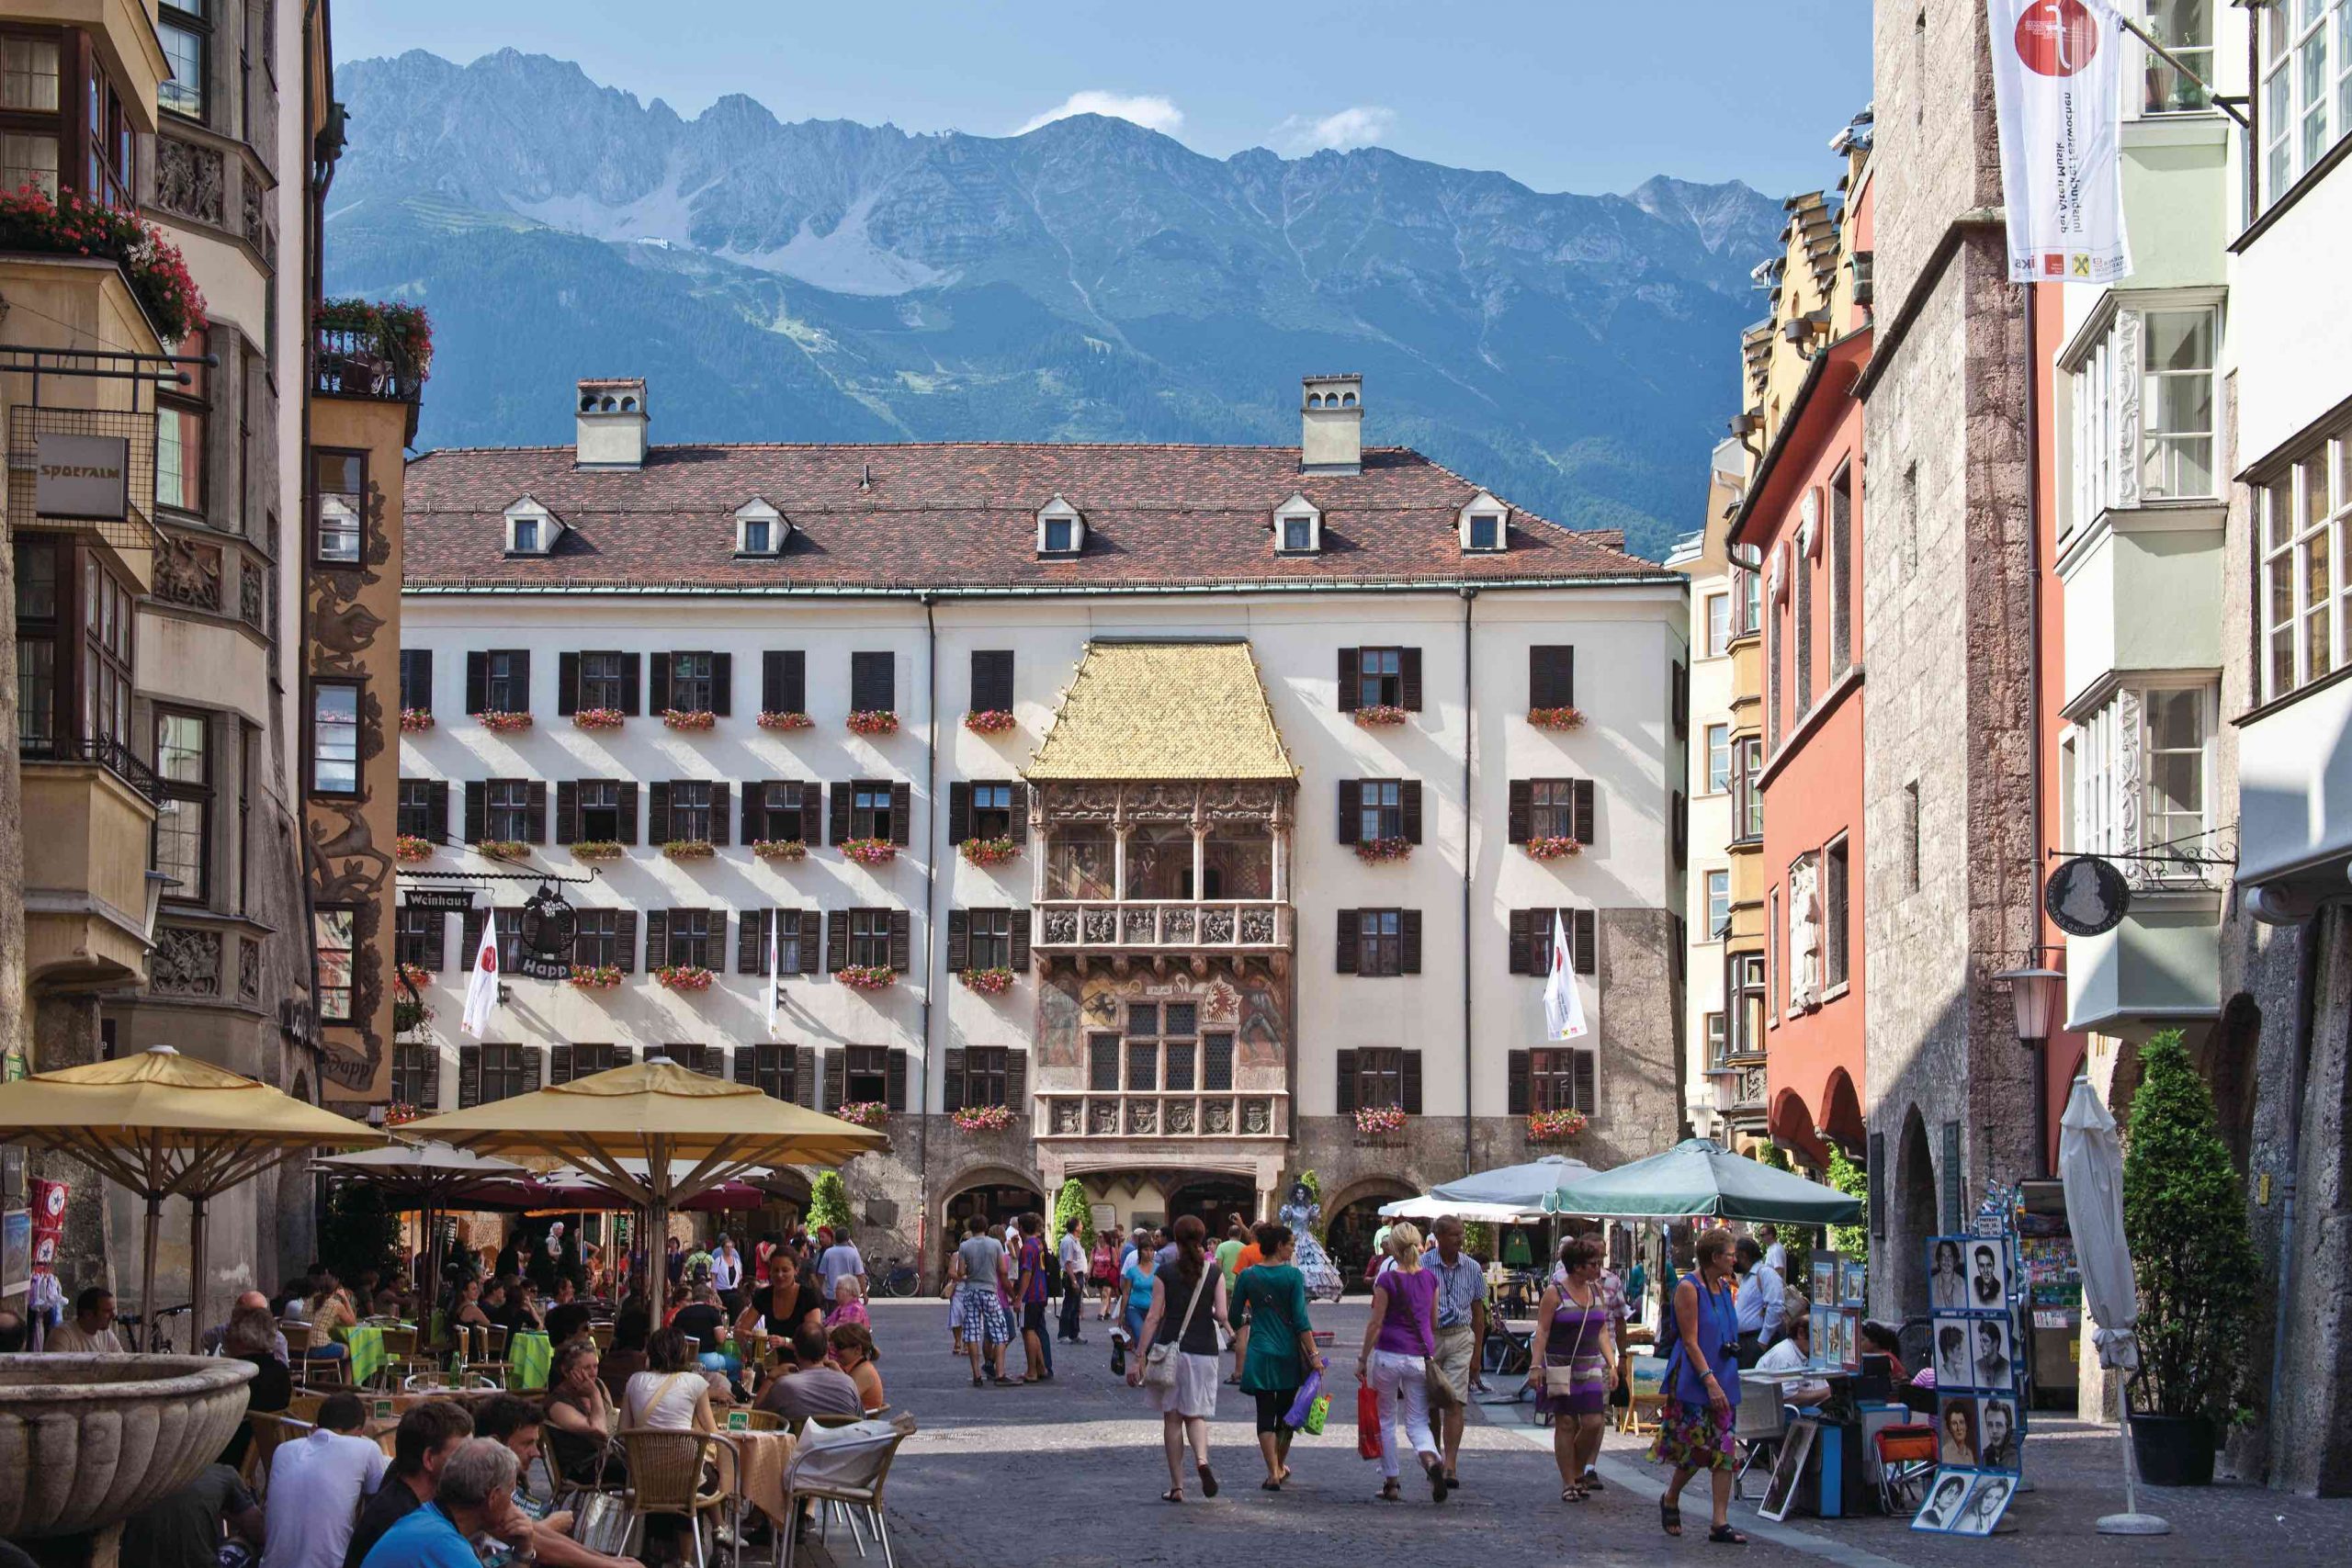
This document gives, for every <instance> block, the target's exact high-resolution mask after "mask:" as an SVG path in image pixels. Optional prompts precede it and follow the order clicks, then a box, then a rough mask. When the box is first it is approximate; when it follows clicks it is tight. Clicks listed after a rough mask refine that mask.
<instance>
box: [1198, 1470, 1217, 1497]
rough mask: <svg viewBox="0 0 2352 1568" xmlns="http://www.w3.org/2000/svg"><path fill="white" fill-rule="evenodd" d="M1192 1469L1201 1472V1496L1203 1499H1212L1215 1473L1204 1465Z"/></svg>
mask: <svg viewBox="0 0 2352 1568" xmlns="http://www.w3.org/2000/svg"><path fill="white" fill-rule="evenodd" d="M1193 1468H1195V1469H1197V1470H1198V1471H1199V1472H1201V1495H1202V1496H1204V1497H1214V1496H1216V1471H1214V1470H1211V1469H1210V1468H1209V1467H1208V1466H1207V1465H1196V1466H1194V1467H1193Z"/></svg>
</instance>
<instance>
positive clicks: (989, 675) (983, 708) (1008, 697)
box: [972, 648, 1012, 713]
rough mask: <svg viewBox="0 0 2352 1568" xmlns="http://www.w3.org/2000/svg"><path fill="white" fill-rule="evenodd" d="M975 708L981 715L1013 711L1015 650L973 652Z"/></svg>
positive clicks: (973, 701)
mask: <svg viewBox="0 0 2352 1568" xmlns="http://www.w3.org/2000/svg"><path fill="white" fill-rule="evenodd" d="M972 707H973V710H974V711H975V712H978V713H1010V712H1012V649H991V648H976V649H973V650H972Z"/></svg>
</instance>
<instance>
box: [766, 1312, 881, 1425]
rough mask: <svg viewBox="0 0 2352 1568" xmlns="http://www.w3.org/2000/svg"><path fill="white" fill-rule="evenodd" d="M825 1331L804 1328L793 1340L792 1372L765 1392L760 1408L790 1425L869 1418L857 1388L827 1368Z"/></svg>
mask: <svg viewBox="0 0 2352 1568" xmlns="http://www.w3.org/2000/svg"><path fill="white" fill-rule="evenodd" d="M825 1350H826V1346H825V1331H824V1330H823V1329H821V1328H804V1329H802V1330H801V1331H800V1332H799V1333H797V1334H795V1335H794V1336H793V1337H792V1341H791V1352H792V1370H791V1371H788V1372H786V1373H785V1374H784V1375H783V1376H782V1377H779V1378H777V1379H776V1380H775V1382H771V1383H769V1384H768V1386H767V1387H766V1388H765V1389H763V1390H762V1391H761V1393H760V1402H759V1408H761V1409H762V1410H766V1411H771V1412H773V1413H775V1415H778V1416H783V1417H784V1418H785V1419H786V1420H787V1421H799V1420H803V1419H806V1418H807V1417H809V1416H848V1417H849V1418H850V1419H851V1420H853V1421H854V1420H856V1419H858V1418H859V1417H861V1416H864V1415H865V1400H864V1399H863V1398H862V1397H861V1396H860V1395H859V1393H858V1392H857V1384H856V1383H855V1382H854V1381H852V1379H851V1377H850V1375H849V1374H848V1373H847V1372H845V1371H842V1370H841V1369H840V1368H839V1367H832V1366H828V1365H826V1364H825Z"/></svg>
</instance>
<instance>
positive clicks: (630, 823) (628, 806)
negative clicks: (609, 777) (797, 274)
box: [618, 784, 637, 844]
mask: <svg viewBox="0 0 2352 1568" xmlns="http://www.w3.org/2000/svg"><path fill="white" fill-rule="evenodd" d="M618 799H619V802H620V818H621V842H622V843H624V844H633V843H635V842H637V785H635V784H623V785H621V792H620V795H619V796H618Z"/></svg>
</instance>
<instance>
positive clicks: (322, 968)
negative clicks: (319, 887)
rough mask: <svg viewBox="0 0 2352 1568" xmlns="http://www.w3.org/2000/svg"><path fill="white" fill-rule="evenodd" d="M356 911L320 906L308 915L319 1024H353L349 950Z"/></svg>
mask: <svg viewBox="0 0 2352 1568" xmlns="http://www.w3.org/2000/svg"><path fill="white" fill-rule="evenodd" d="M356 918H357V916H356V911H355V910H353V909H350V908H345V907H343V906H339V905H322V906H321V907H320V908H317V909H315V910H313V911H312V913H311V944H312V946H313V948H314V949H315V950H316V952H317V953H318V966H319V1021H320V1022H322V1023H349V1022H351V1021H352V1017H353V1014H352V986H351V978H352V976H351V949H352V929H353V923H354V921H355V920H356Z"/></svg>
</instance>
